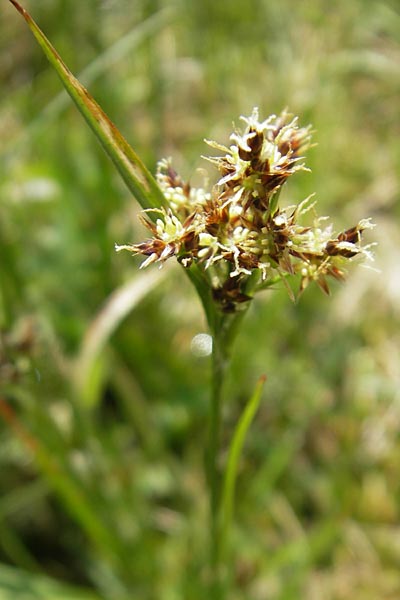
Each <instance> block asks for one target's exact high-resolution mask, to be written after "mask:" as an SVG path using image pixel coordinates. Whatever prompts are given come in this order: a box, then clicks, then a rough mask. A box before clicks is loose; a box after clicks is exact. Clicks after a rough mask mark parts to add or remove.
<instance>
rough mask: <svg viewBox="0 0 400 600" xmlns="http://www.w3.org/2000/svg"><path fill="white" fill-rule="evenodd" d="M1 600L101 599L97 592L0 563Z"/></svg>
mask: <svg viewBox="0 0 400 600" xmlns="http://www.w3.org/2000/svg"><path fill="white" fill-rule="evenodd" d="M0 600H100V596H97V595H96V594H94V593H92V592H90V591H86V590H81V589H79V588H75V587H72V586H70V585H67V584H66V583H61V582H58V581H55V580H54V579H51V578H50V577H43V576H38V575H35V574H32V573H28V572H26V571H22V570H20V569H15V568H13V567H8V566H5V565H0Z"/></svg>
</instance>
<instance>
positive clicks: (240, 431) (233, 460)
mask: <svg viewBox="0 0 400 600" xmlns="http://www.w3.org/2000/svg"><path fill="white" fill-rule="evenodd" d="M265 381H266V377H265V375H263V376H262V377H260V379H259V380H258V383H257V385H256V388H255V390H254V392H253V394H252V396H251V397H250V398H249V400H248V402H247V404H246V406H245V408H244V410H243V412H242V414H241V416H240V419H239V421H238V423H237V425H236V428H235V431H234V434H233V437H232V441H231V445H230V448H229V454H228V464H227V467H226V471H225V478H224V483H223V489H222V498H221V539H222V544H221V546H222V548H224V547H225V546H226V542H227V536H228V533H229V529H230V525H231V522H232V515H233V508H234V495H235V484H236V478H237V472H238V465H239V460H240V456H241V454H242V450H243V445H244V441H245V438H246V434H247V432H248V430H249V427H250V425H251V423H252V421H253V419H254V417H255V414H256V412H257V410H258V407H259V405H260V400H261V394H262V390H263V387H264V384H265Z"/></svg>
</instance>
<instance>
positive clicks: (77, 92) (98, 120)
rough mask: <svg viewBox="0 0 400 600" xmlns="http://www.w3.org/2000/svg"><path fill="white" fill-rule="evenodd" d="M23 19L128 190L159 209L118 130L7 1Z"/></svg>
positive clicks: (152, 184)
mask: <svg viewBox="0 0 400 600" xmlns="http://www.w3.org/2000/svg"><path fill="white" fill-rule="evenodd" d="M9 1H10V2H11V3H12V4H13V5H14V6H15V8H16V9H17V10H18V12H19V13H20V14H21V15H22V16H23V17H24V19H25V21H26V22H27V24H28V26H29V28H30V29H31V31H32V33H33V35H34V36H35V38H36V39H37V41H38V43H39V45H40V46H41V48H42V50H43V52H44V54H45V55H46V57H47V58H48V60H49V62H50V63H51V65H52V66H53V67H54V69H55V70H56V72H57V74H58V75H59V77H60V79H61V81H62V83H63V85H64V87H65V89H66V90H67V92H68V94H69V95H70V96H71V98H72V100H73V101H74V102H75V104H76V106H77V107H78V109H79V111H80V112H81V114H82V115H83V117H84V118H85V120H86V122H87V123H88V125H89V126H90V128H91V129H92V131H93V132H94V134H95V135H96V137H97V138H98V140H99V141H100V143H101V145H102V146H103V148H104V150H105V151H106V152H107V154H108V155H109V156H110V158H111V160H112V161H113V162H114V164H115V166H116V167H117V169H118V171H119V173H120V174H121V176H122V178H123V180H124V181H125V183H126V185H127V186H128V188H129V189H130V190H131V192H132V193H133V194H134V195H135V197H136V198H137V200H138V202H139V203H140V204H141V206H142V207H143V208H159V207H160V206H162V205H163V204H164V196H163V194H162V192H161V190H160V188H159V186H158V185H157V182H156V180H155V179H154V177H153V176H152V175H151V173H150V171H149V170H148V169H147V168H146V166H145V165H144V163H143V162H142V161H141V159H140V158H139V156H138V155H137V154H136V152H135V151H134V150H133V149H132V148H131V146H130V145H129V144H128V142H127V141H126V140H125V138H124V137H123V135H122V134H121V133H120V131H119V130H118V129H117V127H116V126H115V125H114V123H112V121H111V120H110V119H109V118H108V116H107V115H106V114H105V112H104V111H103V110H102V108H101V107H100V106H99V105H98V104H97V102H96V101H95V99H94V98H93V97H92V96H91V95H90V94H89V92H88V91H87V90H86V89H85V88H84V87H83V85H81V83H80V82H79V81H78V80H77V79H76V78H75V77H74V75H72V73H71V72H70V70H69V69H68V67H67V66H66V65H65V63H64V62H63V60H62V59H61V57H60V55H59V54H58V52H57V51H56V50H55V48H54V47H53V46H52V45H51V43H50V42H49V40H48V39H47V38H46V36H45V35H44V33H43V32H42V31H41V29H40V28H39V27H38V25H37V24H36V23H35V21H34V20H33V19H32V17H31V16H30V14H29V13H28V12H27V11H26V10H25V9H24V8H23V7H22V6H21V5H20V4H19V3H18V2H17V1H16V0H9Z"/></svg>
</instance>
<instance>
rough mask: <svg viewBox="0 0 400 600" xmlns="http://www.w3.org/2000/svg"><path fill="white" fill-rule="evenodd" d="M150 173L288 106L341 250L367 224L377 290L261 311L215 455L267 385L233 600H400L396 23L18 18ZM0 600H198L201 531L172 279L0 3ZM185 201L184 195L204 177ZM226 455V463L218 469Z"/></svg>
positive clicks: (190, 369)
mask: <svg viewBox="0 0 400 600" xmlns="http://www.w3.org/2000/svg"><path fill="white" fill-rule="evenodd" d="M25 6H26V8H28V9H29V10H30V11H31V13H32V15H33V17H34V18H35V20H36V21H37V22H38V23H39V25H40V26H41V28H42V29H43V30H44V32H45V33H46V34H47V35H48V37H49V38H50V40H51V41H52V42H53V44H54V45H55V47H56V48H57V50H58V51H59V52H60V54H61V56H62V57H63V58H64V60H65V61H66V62H67V64H68V65H69V67H70V68H71V70H72V71H73V72H74V73H75V74H78V75H79V74H80V75H79V77H80V79H81V80H82V81H83V82H84V83H86V84H87V86H88V87H89V89H90V91H91V92H92V94H93V95H94V96H95V98H96V99H97V100H98V102H99V103H100V104H101V106H102V107H103V108H104V109H105V111H106V112H107V113H108V114H109V116H110V117H111V118H112V119H113V121H115V123H116V124H117V125H118V127H119V128H120V129H121V130H122V132H123V133H124V134H125V136H126V137H127V139H128V140H129V142H130V143H131V144H132V145H133V147H134V148H135V149H136V150H137V152H138V153H139V155H140V156H141V157H142V158H143V159H144V161H145V163H146V164H147V165H148V166H149V167H150V168H151V169H152V170H154V169H155V165H156V161H157V160H158V159H160V158H162V157H164V156H172V157H173V160H174V164H175V166H176V168H177V169H178V170H179V171H180V173H181V174H182V175H183V176H184V177H185V178H192V179H193V180H194V181H196V179H197V180H199V176H198V175H197V174H196V170H197V169H198V168H206V169H207V171H208V173H209V176H210V180H211V181H214V180H215V178H216V173H214V172H213V169H212V166H211V165H209V164H207V163H205V162H204V161H202V160H201V158H200V155H201V154H207V153H208V149H207V147H206V146H205V145H204V143H203V141H202V140H203V139H204V138H208V139H216V140H218V141H221V142H223V143H226V142H227V141H228V139H227V138H228V135H229V133H230V131H231V124H232V121H233V120H235V122H236V123H238V116H239V115H240V114H249V113H250V112H251V110H252V107H253V106H259V108H260V113H261V116H262V117H264V118H265V117H267V116H268V115H269V114H270V113H272V112H277V111H280V110H282V109H283V108H284V107H286V106H288V107H289V108H290V110H291V111H292V112H294V113H295V114H298V115H299V116H300V124H302V125H307V124H308V123H312V125H313V128H314V129H315V134H314V141H315V142H317V144H318V145H317V146H316V147H314V148H312V149H311V150H310V151H309V155H308V159H307V163H308V165H309V166H310V167H311V169H312V173H311V174H310V173H302V174H299V175H297V176H296V177H295V178H293V180H291V181H290V182H289V184H288V187H287V188H286V189H285V192H284V199H285V201H287V202H290V203H292V202H297V201H300V200H301V199H303V198H305V197H306V196H307V195H309V194H310V193H312V192H314V191H315V192H316V193H317V200H318V207H319V209H318V210H319V213H320V214H327V215H330V216H331V217H332V219H333V220H334V222H335V224H336V226H337V230H338V231H340V229H343V228H344V227H347V226H352V225H353V224H355V223H356V222H357V221H358V220H359V219H360V218H363V217H372V219H373V221H374V222H375V223H377V227H376V229H375V230H373V231H372V232H371V233H370V234H369V239H368V241H371V242H372V241H375V242H378V246H377V248H376V259H375V266H376V268H377V270H376V271H374V270H371V269H370V270H368V269H366V268H363V267H360V266H355V267H354V268H351V269H350V271H351V272H350V274H349V278H348V281H347V282H346V283H345V284H344V285H332V295H331V297H330V298H327V297H324V296H323V295H322V294H321V292H320V290H318V289H317V288H316V287H315V288H312V287H311V288H308V289H307V290H306V292H305V293H304V295H303V296H302V298H301V300H300V301H299V303H298V304H296V305H294V304H293V303H291V301H290V300H289V298H288V297H287V293H286V292H285V290H284V289H277V290H274V291H270V292H267V293H265V294H264V295H260V296H259V297H258V298H257V299H256V301H255V302H254V305H253V306H252V308H251V310H250V312H249V314H248V315H247V320H246V322H245V326H244V327H243V330H242V333H241V336H240V338H239V340H238V343H237V346H236V352H235V356H234V364H233V369H232V375H231V378H230V381H229V385H228V389H227V404H226V410H225V423H224V428H225V429H224V431H225V440H224V444H225V447H226V444H227V443H228V440H229V437H230V434H231V432H232V429H233V426H234V424H235V422H236V420H237V418H238V416H239V414H240V412H241V409H242V407H243V404H244V402H245V401H246V400H247V398H248V396H249V393H250V392H251V390H252V389H253V388H254V385H255V382H256V380H257V378H258V377H259V375H260V374H262V373H266V374H267V376H268V382H267V385H266V388H265V393H264V398H263V401H262V406H261V409H260V411H259V414H258V416H257V419H256V422H255V423H254V424H253V426H252V431H251V435H250V436H249V439H248V440H247V443H246V448H245V453H244V457H243V459H242V463H241V467H240V474H239V482H238V489H239V495H238V508H237V519H236V524H235V529H234V532H233V554H234V563H235V580H234V584H233V589H232V591H231V593H230V595H229V598H230V599H232V600H239V599H250V600H298V599H302V600H303V599H306V600H322V599H323V600H350V599H351V600H376V599H378V598H382V599H383V598H384V599H385V600H398V598H399V597H400V505H399V503H400V435H399V433H400V356H399V355H400V345H399V341H400V333H399V327H398V325H399V319H400V311H399V300H400V266H399V265H400V250H399V241H400V234H399V233H400V232H399V226H398V216H399V208H398V195H399V191H398V190H399V187H398V183H399V180H398V173H399V171H400V146H399V142H398V140H399V135H400V104H399V92H400V45H399V42H400V6H399V3H398V1H397V0H393V1H390V0H387V1H381V2H379V1H375V0H337V1H336V2H334V3H333V2H328V1H327V0H309V1H307V2H296V1H295V0H292V1H291V0H280V1H279V2H273V1H270V0H247V1H243V0H229V1H227V0H226V1H224V0H219V1H218V0H192V1H190V2H189V1H187V2H185V1H184V0H176V1H174V2H167V1H166V0H136V1H135V2H132V1H128V0H85V1H84V2H81V1H79V0H37V1H36V2H33V1H32V0H31V1H28V0H26V1H25ZM0 86H1V88H0V89H1V96H0V132H1V140H2V143H1V147H0V154H1V159H0V170H1V177H0V328H1V339H0V390H1V394H0V415H1V417H2V418H1V419H0V599H1V600H11V599H14V598H18V599H24V600H25V599H26V600H34V599H49V600H50V599H52V600H57V599H76V600H79V599H81V600H84V599H85V598H86V599H88V600H89V599H92V600H96V599H97V600H99V599H101V598H102V599H105V600H114V599H115V600H129V599H132V598H138V599H141V600H142V599H143V600H147V599H148V600H153V599H157V600H158V599H160V600H180V599H188V600H197V599H199V600H200V599H203V598H204V594H205V582H206V572H205V568H204V564H205V563H206V560H207V542H208V531H207V527H206V525H205V524H206V523H207V520H206V519H207V495H206V486H205V481H204V476H203V454H204V447H205V444H206V429H207V411H208V398H207V381H208V373H209V371H208V368H209V365H208V358H205V357H199V356H196V355H195V354H193V352H192V350H191V340H192V338H193V336H194V335H196V334H197V333H199V332H203V331H205V322H204V319H203V317H202V314H201V308H200V305H199V302H198V300H197V298H196V296H195V293H194V291H193V290H192V289H191V287H190V285H189V283H188V281H187V278H186V277H184V275H183V273H182V271H181V269H180V267H179V266H178V265H171V266H169V265H168V268H164V269H163V270H161V271H159V270H158V269H156V268H155V267H151V268H149V269H148V270H146V271H145V272H143V271H139V270H138V268H137V267H138V265H139V264H140V260H139V259H132V258H131V257H130V256H129V255H127V254H126V255H123V254H120V255H116V254H115V252H114V243H115V242H118V243H124V242H129V241H138V240H141V239H143V237H144V232H143V228H142V227H141V226H140V225H139V223H138V221H137V213H138V206H137V204H136V202H135V200H134V199H133V198H132V197H130V195H129V193H128V191H127V189H126V188H125V187H124V185H123V183H122V182H121V181H120V179H119V176H118V175H117V174H116V173H115V172H114V170H113V167H112V165H111V163H110V162H109V160H108V158H107V157H106V156H105V155H104V154H103V151H102V150H101V148H100V147H99V146H98V144H97V142H96V140H95V139H94V137H93V136H92V134H91V132H90V131H89V130H88V128H87V127H86V125H85V124H84V122H83V120H82V118H81V116H80V115H79V114H78V113H77V111H76V109H75V108H74V107H73V106H72V104H71V102H70V101H69V100H68V99H66V98H65V97H64V96H63V95H61V96H60V95H59V94H60V91H61V84H60V82H59V80H58V78H57V76H56V74H55V73H54V71H53V70H52V69H51V67H50V66H49V65H48V63H47V62H46V59H45V58H44V57H43V55H42V53H41V50H40V49H39V48H38V46H37V44H36V42H35V40H34V39H33V37H32V35H31V33H30V32H29V30H28V29H27V27H26V25H25V23H24V22H23V20H22V19H21V18H20V16H19V15H18V13H17V12H16V11H15V10H14V9H13V7H12V6H11V4H9V3H8V2H6V1H5V0H3V1H2V2H1V6H0ZM200 181H201V179H200ZM224 457H225V455H224V453H222V456H221V459H222V460H223V459H224Z"/></svg>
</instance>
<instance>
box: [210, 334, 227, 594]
mask: <svg viewBox="0 0 400 600" xmlns="http://www.w3.org/2000/svg"><path fill="white" fill-rule="evenodd" d="M221 342H222V340H221V336H220V335H219V332H215V333H214V335H213V351H212V374H211V404H210V424H209V442H208V449H207V454H208V456H207V475H208V485H209V493H210V542H211V547H210V571H211V573H210V576H211V581H210V583H211V586H210V587H211V589H210V591H211V598H213V599H215V600H217V599H219V600H220V599H221V594H222V589H221V546H220V541H221V540H220V531H219V507H220V489H221V478H220V473H219V468H218V454H219V449H220V438H221V415H222V391H223V385H224V380H225V374H226V371H227V368H228V364H229V361H228V358H227V356H226V353H225V349H224V348H223V345H222V343H221Z"/></svg>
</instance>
